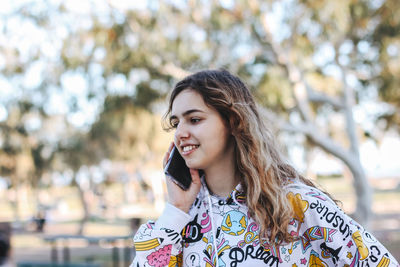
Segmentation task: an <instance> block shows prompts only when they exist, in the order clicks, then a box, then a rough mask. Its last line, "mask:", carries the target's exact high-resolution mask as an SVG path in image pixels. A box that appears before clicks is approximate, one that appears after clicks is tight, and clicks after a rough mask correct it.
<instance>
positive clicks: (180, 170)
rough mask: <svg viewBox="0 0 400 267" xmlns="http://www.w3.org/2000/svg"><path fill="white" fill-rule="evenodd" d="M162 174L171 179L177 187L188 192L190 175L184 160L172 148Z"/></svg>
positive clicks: (175, 149) (176, 150)
mask: <svg viewBox="0 0 400 267" xmlns="http://www.w3.org/2000/svg"><path fill="white" fill-rule="evenodd" d="M164 173H165V174H166V175H168V176H169V177H171V178H172V181H174V182H175V183H176V184H177V185H178V186H180V187H181V188H182V189H183V190H188V189H189V187H190V184H191V183H192V175H191V174H190V171H189V168H188V166H186V162H185V160H184V159H183V158H182V156H181V154H180V153H179V151H178V149H177V148H176V147H175V146H174V147H173V148H172V150H171V154H170V156H169V159H168V162H167V165H166V166H165V168H164Z"/></svg>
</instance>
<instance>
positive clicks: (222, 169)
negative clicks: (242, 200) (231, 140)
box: [204, 153, 240, 198]
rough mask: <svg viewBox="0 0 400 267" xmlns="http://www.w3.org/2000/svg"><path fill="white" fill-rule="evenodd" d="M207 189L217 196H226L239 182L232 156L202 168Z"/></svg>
mask: <svg viewBox="0 0 400 267" xmlns="http://www.w3.org/2000/svg"><path fill="white" fill-rule="evenodd" d="M204 173H205V179H206V182H207V186H208V188H209V190H210V191H211V192H212V193H213V194H214V195H217V196H219V197H223V198H227V197H228V196H229V195H230V193H231V192H232V190H233V189H235V187H236V186H237V185H238V184H239V181H240V179H239V175H238V174H237V173H236V168H235V161H234V158H233V153H232V157H231V158H230V159H228V160H225V161H223V162H221V161H220V162H218V164H216V165H214V166H211V167H210V168H207V169H205V170H204Z"/></svg>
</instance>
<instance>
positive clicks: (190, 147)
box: [181, 145, 199, 155]
mask: <svg viewBox="0 0 400 267" xmlns="http://www.w3.org/2000/svg"><path fill="white" fill-rule="evenodd" d="M198 147H199V145H183V146H181V148H182V154H184V155H187V154H190V153H191V152H193V151H194V150H195V149H196V148H198Z"/></svg>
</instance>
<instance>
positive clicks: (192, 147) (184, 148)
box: [183, 146, 197, 152]
mask: <svg viewBox="0 0 400 267" xmlns="http://www.w3.org/2000/svg"><path fill="white" fill-rule="evenodd" d="M196 147H197V146H185V147H183V152H188V151H190V150H193V149H195V148H196Z"/></svg>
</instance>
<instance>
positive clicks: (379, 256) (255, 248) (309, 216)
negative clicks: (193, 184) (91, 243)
mask: <svg viewBox="0 0 400 267" xmlns="http://www.w3.org/2000/svg"><path fill="white" fill-rule="evenodd" d="M235 194H237V195H240V196H241V201H242V202H243V195H241V194H240V192H239V191H237V192H235ZM287 198H288V200H289V202H290V204H291V205H292V207H293V210H294V218H293V219H292V221H291V222H290V225H289V229H288V232H289V233H290V234H291V235H293V236H294V237H297V239H296V240H295V241H293V242H291V243H289V244H282V245H281V246H279V247H276V246H271V245H270V244H269V243H268V242H266V241H263V242H262V243H260V239H259V230H260V227H259V225H258V224H257V223H255V222H254V221H253V220H252V219H251V218H250V216H249V214H248V211H247V210H246V208H245V207H244V206H242V205H238V204H237V201H231V200H229V198H228V200H227V201H225V202H224V203H223V204H221V201H220V200H218V199H213V202H212V205H213V210H211V211H210V210H208V208H209V207H208V205H206V204H205V203H204V202H205V201H204V200H202V199H201V198H199V199H197V200H196V202H195V205H194V206H193V207H192V209H191V211H190V212H191V215H192V218H193V219H192V220H191V221H190V222H188V223H187V224H186V226H185V227H184V228H183V230H182V231H181V233H180V234H177V232H176V231H174V230H170V229H160V230H157V229H153V225H154V224H151V223H150V224H147V225H143V226H142V227H141V228H140V229H139V231H138V233H137V234H136V235H135V238H134V241H135V247H136V252H137V255H138V257H137V258H136V259H135V261H134V262H133V264H135V263H136V264H139V262H140V264H141V265H140V264H139V265H137V266H157V267H158V266H186V267H198V266H207V267H214V266H218V267H224V266H233V267H236V266H252V267H257V266H297V267H300V266H304V267H305V266H315V267H316V266H349V267H355V266H379V267H389V266H397V267H400V265H398V263H397V262H396V260H395V259H394V258H393V257H392V256H391V255H390V253H389V252H388V251H387V250H386V249H385V248H384V247H383V246H382V245H381V244H380V243H379V241H377V240H376V239H375V238H374V237H373V236H372V235H371V234H370V233H369V232H367V231H366V230H365V229H363V228H362V227H361V226H360V225H359V224H358V223H356V222H355V221H353V220H351V219H350V218H349V217H347V215H345V214H344V213H343V212H342V211H341V210H340V208H338V207H337V206H336V205H334V204H333V202H332V201H331V200H330V199H329V198H328V197H327V196H326V195H325V194H323V193H322V192H320V191H318V190H317V189H314V188H311V187H307V186H305V185H302V184H297V183H294V184H292V185H290V186H288V193H287ZM239 204H240V203H239ZM214 208H215V210H214ZM210 214H212V216H214V217H213V219H214V222H215V223H216V224H217V225H215V226H214V231H215V233H214V232H213V227H212V225H211V218H210ZM214 238H215V242H214ZM214 243H215V244H216V246H217V248H216V249H215V247H214ZM216 255H218V262H217V257H216ZM132 266H136V265H132Z"/></svg>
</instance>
